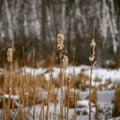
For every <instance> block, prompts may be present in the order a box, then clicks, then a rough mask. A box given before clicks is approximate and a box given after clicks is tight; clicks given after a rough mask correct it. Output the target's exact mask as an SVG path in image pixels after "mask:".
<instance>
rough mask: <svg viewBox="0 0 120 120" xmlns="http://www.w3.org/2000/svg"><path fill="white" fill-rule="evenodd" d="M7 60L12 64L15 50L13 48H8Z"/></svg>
mask: <svg viewBox="0 0 120 120" xmlns="http://www.w3.org/2000/svg"><path fill="white" fill-rule="evenodd" d="M7 60H8V62H12V60H13V49H12V48H8V50H7Z"/></svg>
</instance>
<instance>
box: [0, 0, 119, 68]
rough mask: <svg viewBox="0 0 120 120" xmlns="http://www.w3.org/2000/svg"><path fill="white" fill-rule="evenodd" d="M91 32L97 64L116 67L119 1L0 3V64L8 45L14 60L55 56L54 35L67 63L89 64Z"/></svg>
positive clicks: (27, 0) (20, 0)
mask: <svg viewBox="0 0 120 120" xmlns="http://www.w3.org/2000/svg"><path fill="white" fill-rule="evenodd" d="M94 29H95V30H94ZM94 31H95V34H94V38H95V41H96V44H97V46H96V60H97V61H98V62H97V64H98V65H100V66H103V67H111V68H118V67H120V0H92V1H91V0H90V1H88V0H0V56H1V57H0V64H3V63H5V60H6V50H7V48H8V47H10V46H12V45H13V46H14V48H15V51H14V56H15V57H14V59H18V60H20V59H21V57H22V56H23V50H24V57H25V59H26V61H27V62H30V61H31V58H32V54H33V51H34V53H35V56H36V57H35V58H36V61H37V62H40V61H42V60H46V59H47V58H48V57H49V56H51V55H53V54H55V55H56V46H57V34H58V33H62V34H63V35H64V37H65V53H66V54H67V55H68V56H69V59H70V63H71V62H72V60H73V57H74V60H75V64H76V65H80V64H89V60H88V58H89V52H90V51H89V44H90V41H91V39H92V38H93V32H94ZM47 60H49V59H47Z"/></svg>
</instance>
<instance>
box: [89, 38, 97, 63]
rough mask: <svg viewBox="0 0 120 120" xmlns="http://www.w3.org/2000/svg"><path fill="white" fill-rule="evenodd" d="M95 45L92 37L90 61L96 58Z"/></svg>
mask: <svg viewBox="0 0 120 120" xmlns="http://www.w3.org/2000/svg"><path fill="white" fill-rule="evenodd" d="M95 46H96V43H95V40H94V39H92V41H91V44H90V57H89V60H90V62H94V60H95Z"/></svg>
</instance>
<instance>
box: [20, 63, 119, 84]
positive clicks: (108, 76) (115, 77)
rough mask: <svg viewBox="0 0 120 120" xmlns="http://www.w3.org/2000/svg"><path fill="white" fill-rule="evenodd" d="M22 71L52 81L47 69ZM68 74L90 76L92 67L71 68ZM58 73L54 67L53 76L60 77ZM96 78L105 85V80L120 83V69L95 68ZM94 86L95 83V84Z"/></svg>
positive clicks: (24, 68) (28, 68) (24, 69)
mask: <svg viewBox="0 0 120 120" xmlns="http://www.w3.org/2000/svg"><path fill="white" fill-rule="evenodd" d="M20 71H21V72H22V73H23V74H25V73H26V74H27V73H30V74H32V75H34V76H36V75H40V74H45V77H46V79H47V80H50V74H51V71H48V70H47V68H37V69H33V68H30V67H23V68H21V69H20ZM65 72H66V74H67V75H68V74H73V73H74V74H75V75H78V74H80V73H81V72H82V73H84V74H85V75H87V76H89V74H90V66H86V65H81V66H75V67H74V69H73V67H72V66H69V67H68V68H67V70H66V71H65ZM58 73H59V68H56V67H54V68H53V70H52V74H53V77H54V78H57V77H58ZM95 78H99V79H101V80H102V82H103V83H104V82H105V80H112V81H115V82H120V68H119V69H107V68H96V67H94V68H93V79H95ZM93 84H94V82H93Z"/></svg>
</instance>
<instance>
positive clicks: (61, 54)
mask: <svg viewBox="0 0 120 120" xmlns="http://www.w3.org/2000/svg"><path fill="white" fill-rule="evenodd" d="M57 52H58V57H59V61H60V74H61V94H62V96H61V99H60V104H61V105H60V111H61V120H62V118H63V99H64V93H63V92H64V90H63V86H64V77H65V74H64V73H65V70H66V68H67V66H68V57H67V56H66V55H64V36H63V35H62V34H58V40H57Z"/></svg>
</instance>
